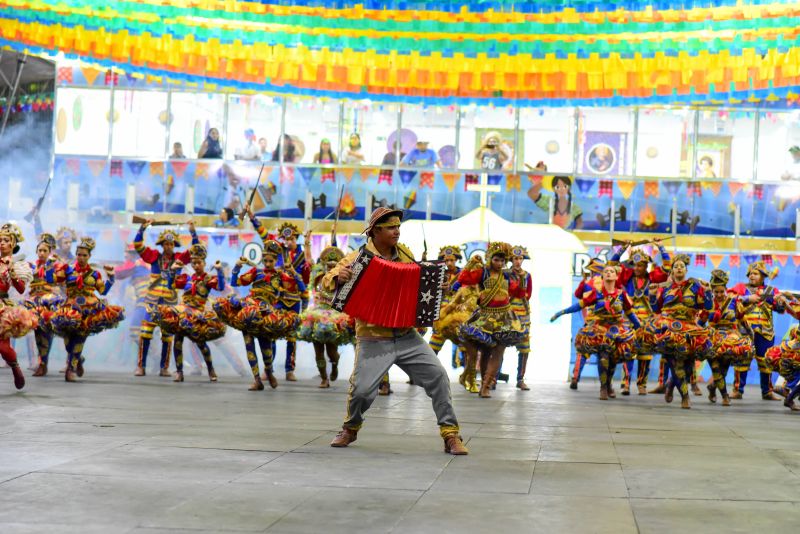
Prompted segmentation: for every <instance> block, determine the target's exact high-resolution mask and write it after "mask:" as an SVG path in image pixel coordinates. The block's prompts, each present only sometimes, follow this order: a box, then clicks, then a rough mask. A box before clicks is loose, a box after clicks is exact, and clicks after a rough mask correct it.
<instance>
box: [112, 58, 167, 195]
mask: <svg viewBox="0 0 800 534" xmlns="http://www.w3.org/2000/svg"><path fill="white" fill-rule="evenodd" d="M116 87H117V84H115V83H114V74H113V73H112V74H111V103H110V104H109V105H110V107H111V109H110V111H109V112H108V148H107V150H106V159H107V160H108V161H111V152H112V151H113V149H114V111H115V109H114V100H116V98H115V97H116ZM110 172H111V171H110V170H109V173H110ZM164 196H165V195H164V194H163V192H162V195H161V197H162V198H163V197H164Z"/></svg>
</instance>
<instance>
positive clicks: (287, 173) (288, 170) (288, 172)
mask: <svg viewBox="0 0 800 534" xmlns="http://www.w3.org/2000/svg"><path fill="white" fill-rule="evenodd" d="M280 183H282V184H284V183H287V184H293V183H294V167H281V172H280Z"/></svg>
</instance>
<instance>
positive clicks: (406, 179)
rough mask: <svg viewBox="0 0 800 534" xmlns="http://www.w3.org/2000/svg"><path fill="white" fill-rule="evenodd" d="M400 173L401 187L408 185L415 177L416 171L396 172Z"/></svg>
mask: <svg viewBox="0 0 800 534" xmlns="http://www.w3.org/2000/svg"><path fill="white" fill-rule="evenodd" d="M398 172H399V173H400V181H401V182H402V184H403V185H408V184H410V183H411V181H412V180H413V179H414V177H415V176H416V175H417V171H398Z"/></svg>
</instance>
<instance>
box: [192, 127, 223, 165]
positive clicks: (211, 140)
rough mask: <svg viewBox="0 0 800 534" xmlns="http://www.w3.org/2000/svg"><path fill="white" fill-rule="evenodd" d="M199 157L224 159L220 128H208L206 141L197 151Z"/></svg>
mask: <svg viewBox="0 0 800 534" xmlns="http://www.w3.org/2000/svg"><path fill="white" fill-rule="evenodd" d="M197 158H198V159H222V145H221V144H220V138H219V130H217V129H216V128H211V129H210V130H208V135H206V139H205V141H203V144H202V145H200V150H198V151H197Z"/></svg>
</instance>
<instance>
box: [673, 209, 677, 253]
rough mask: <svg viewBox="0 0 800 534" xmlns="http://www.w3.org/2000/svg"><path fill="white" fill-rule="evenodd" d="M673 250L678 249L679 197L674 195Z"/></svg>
mask: <svg viewBox="0 0 800 534" xmlns="http://www.w3.org/2000/svg"><path fill="white" fill-rule="evenodd" d="M672 237H673V239H672V250H673V252H677V250H678V198H677V197H672Z"/></svg>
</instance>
